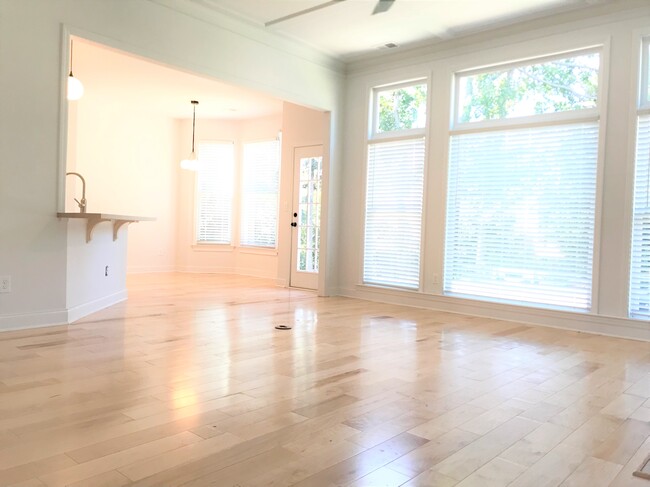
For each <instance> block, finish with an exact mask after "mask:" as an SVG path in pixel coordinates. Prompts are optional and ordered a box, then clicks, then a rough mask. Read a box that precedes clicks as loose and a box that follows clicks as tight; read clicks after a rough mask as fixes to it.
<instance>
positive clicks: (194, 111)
mask: <svg viewBox="0 0 650 487" xmlns="http://www.w3.org/2000/svg"><path fill="white" fill-rule="evenodd" d="M197 104H198V102H194V101H193V102H192V105H193V107H194V110H193V112H192V152H194V129H195V127H196V105H197Z"/></svg>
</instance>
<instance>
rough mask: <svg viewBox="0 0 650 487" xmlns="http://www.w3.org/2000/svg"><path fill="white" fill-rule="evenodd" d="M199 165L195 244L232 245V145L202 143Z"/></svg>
mask: <svg viewBox="0 0 650 487" xmlns="http://www.w3.org/2000/svg"><path fill="white" fill-rule="evenodd" d="M199 163H200V164H199V170H198V174H197V225H196V242H197V243H207V244H229V243H230V242H231V240H232V231H231V226H232V225H231V219H232V196H233V184H234V179H233V174H234V146H233V144H232V142H227V143H220V142H200V143H199Z"/></svg>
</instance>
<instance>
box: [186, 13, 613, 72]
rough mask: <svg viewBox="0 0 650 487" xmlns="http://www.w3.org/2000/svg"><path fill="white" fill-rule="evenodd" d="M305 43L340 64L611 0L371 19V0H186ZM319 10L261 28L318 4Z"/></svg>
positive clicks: (387, 15) (383, 14)
mask: <svg viewBox="0 0 650 487" xmlns="http://www.w3.org/2000/svg"><path fill="white" fill-rule="evenodd" d="M189 1H191V2H192V3H194V4H200V5H202V6H204V7H206V8H209V9H212V10H215V11H218V12H221V13H225V14H228V15H230V16H234V17H237V18H239V19H243V20H246V21H248V22H249V23H253V24H255V25H257V26H258V27H261V28H263V29H265V30H267V31H270V32H274V33H276V34H280V35H282V36H285V37H289V38H292V39H294V40H297V41H299V42H301V43H304V44H308V45H310V46H311V47H315V48H317V49H319V50H321V51H323V52H326V53H327V54H330V55H333V56H336V57H338V58H341V59H343V60H349V59H351V58H354V57H357V56H360V55H364V54H368V53H371V52H375V51H377V50H378V49H388V48H387V47H386V44H388V43H394V44H397V45H398V48H399V47H403V46H412V45H416V44H422V43H424V42H427V41H428V42H431V41H439V40H445V39H451V38H454V37H459V36H462V35H467V34H471V33H475V32H478V31H482V30H486V29H489V28H494V27H499V26H503V25H507V24H512V23H515V22H518V21H521V20H528V19H532V18H536V17H542V16H546V15H551V14H554V13H558V12H561V11H565V10H570V9H576V8H584V7H588V6H590V5H593V4H595V3H612V2H613V1H615V0H395V2H394V4H393V6H392V8H391V9H390V10H388V11H387V12H384V13H380V14H377V15H372V11H373V9H374V8H375V5H376V4H377V0H339V1H337V2H329V1H327V0H189ZM323 4H330V5H328V6H327V7H325V8H322V9H319V10H315V11H311V12H309V13H306V14H304V15H300V16H297V17H294V18H291V19H289V20H286V21H282V22H279V23H277V24H274V25H271V26H268V27H265V25H264V24H265V23H267V22H269V21H272V20H275V19H279V18H281V17H284V16H287V15H291V14H294V13H296V12H298V11H301V10H304V9H309V8H312V7H315V6H318V5H323Z"/></svg>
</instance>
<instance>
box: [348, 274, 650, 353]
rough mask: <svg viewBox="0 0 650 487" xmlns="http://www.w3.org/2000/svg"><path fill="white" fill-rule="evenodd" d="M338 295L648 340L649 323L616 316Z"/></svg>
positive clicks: (364, 293)
mask: <svg viewBox="0 0 650 487" xmlns="http://www.w3.org/2000/svg"><path fill="white" fill-rule="evenodd" d="M339 294H340V295H341V296H347V297H350V298H358V299H365V300H368V301H379V302H382V303H390V304H400V305H404V306H414V307H418V308H425V309H431V310H436V311H446V312H450V313H459V314H465V315H472V316H481V317H485V318H494V319H499V320H505V321H515V322H518V323H525V324H531V325H541V326H547V327H551V328H561V329H565V330H572V331H581V332H585V333H593V334H597V335H606V336H613V337H619V338H630V339H633V340H643V341H650V325H649V324H648V323H647V322H643V321H640V320H631V319H627V318H618V317H613V316H602V315H594V314H589V313H578V312H571V311H561V310H552V309H543V308H532V307H528V306H516V305H511V304H502V303H492V302H486V301H478V300H473V299H467V298H460V297H454V296H438V295H432V294H424V293H420V292H414V291H400V290H393V289H383V288H373V287H372V286H361V285H359V286H356V288H355V289H351V288H341V289H340V290H339Z"/></svg>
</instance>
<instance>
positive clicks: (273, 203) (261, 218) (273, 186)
mask: <svg viewBox="0 0 650 487" xmlns="http://www.w3.org/2000/svg"><path fill="white" fill-rule="evenodd" d="M279 184H280V144H279V142H278V141H277V140H269V141H265V142H255V143H249V144H244V160H243V167H242V200H241V235H240V243H241V245H246V246H253V247H271V248H275V243H276V238H277V226H278V186H279Z"/></svg>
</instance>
